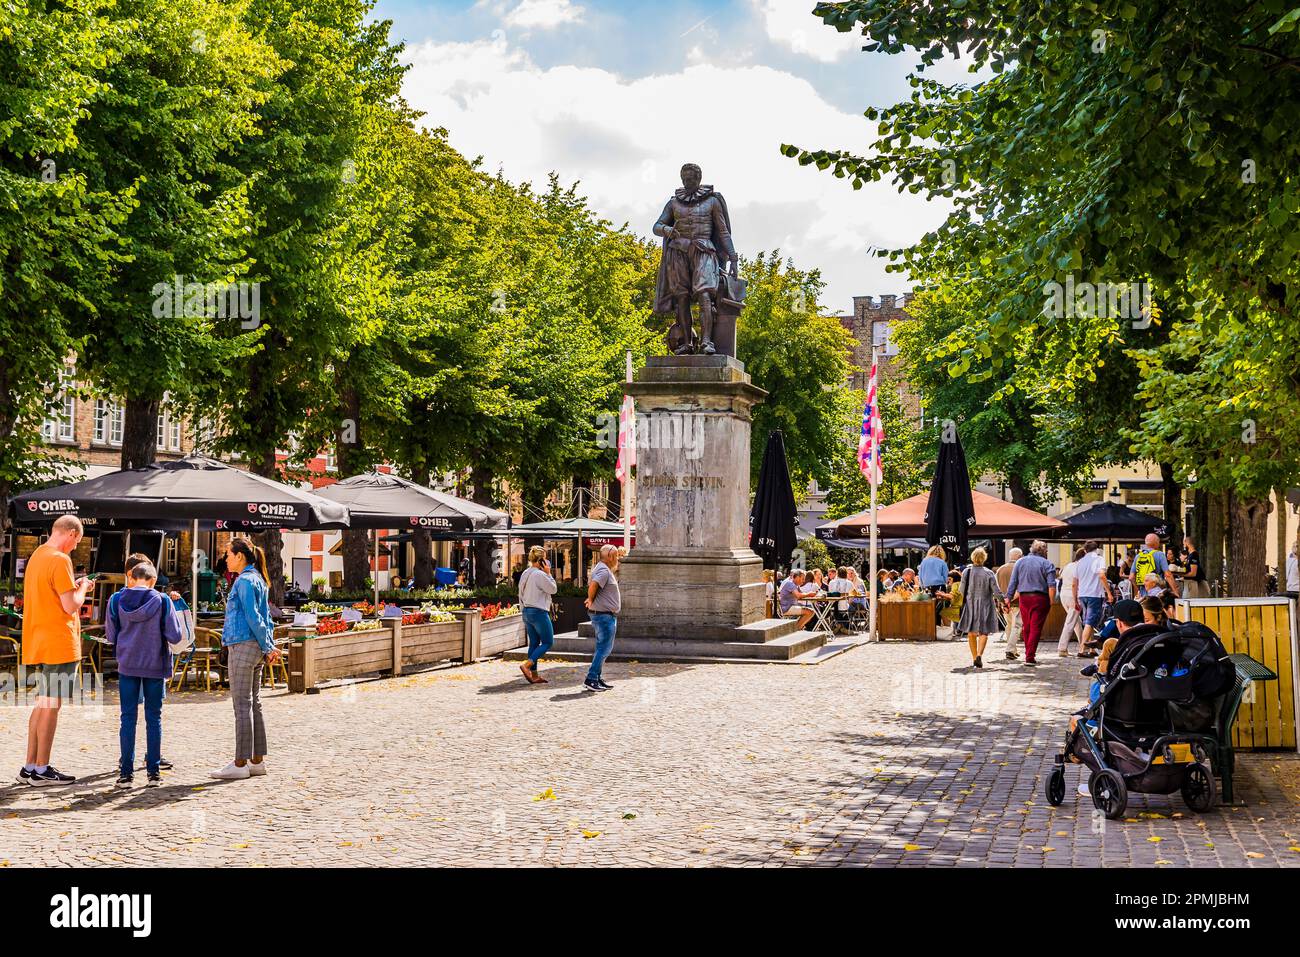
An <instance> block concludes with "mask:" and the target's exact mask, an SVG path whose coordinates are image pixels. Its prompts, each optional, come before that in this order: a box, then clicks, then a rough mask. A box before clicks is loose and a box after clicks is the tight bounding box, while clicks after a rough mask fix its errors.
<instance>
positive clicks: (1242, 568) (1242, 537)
mask: <svg viewBox="0 0 1300 957" xmlns="http://www.w3.org/2000/svg"><path fill="white" fill-rule="evenodd" d="M1269 508H1270V504H1269V501H1268V499H1266V498H1244V497H1240V496H1238V495H1235V494H1233V495H1232V497H1231V510H1230V514H1231V516H1232V531H1231V538H1230V542H1229V549H1228V554H1229V556H1230V557H1231V562H1230V564H1229V566H1228V587H1229V592H1230V594H1231V595H1232V597H1233V598H1259V597H1262V596H1263V595H1264V593H1265V591H1266V590H1267V589H1266V587H1265V586H1266V585H1267V582H1268V512H1269Z"/></svg>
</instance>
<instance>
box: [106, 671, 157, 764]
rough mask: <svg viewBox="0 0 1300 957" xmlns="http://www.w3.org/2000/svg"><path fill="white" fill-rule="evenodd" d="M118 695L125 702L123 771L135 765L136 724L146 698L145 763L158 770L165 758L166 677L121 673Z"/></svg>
mask: <svg viewBox="0 0 1300 957" xmlns="http://www.w3.org/2000/svg"><path fill="white" fill-rule="evenodd" d="M117 681H118V684H117V691H118V698H119V699H120V701H121V706H122V730H121V733H120V734H119V738H118V740H119V744H120V747H121V749H122V762H121V771H122V773H123V774H125V775H130V774H132V773H133V771H134V769H135V727H136V721H137V719H138V717H139V715H140V701H141V700H143V701H144V738H145V751H144V763H145V767H146V769H147V770H148V772H149V773H150V774H157V773H158V762H159V761H161V760H162V703H163V689H164V688H165V687H166V686H167V679H166V678H132V677H131V676H130V675H118V679H117Z"/></svg>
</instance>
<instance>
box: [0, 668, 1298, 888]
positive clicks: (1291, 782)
mask: <svg viewBox="0 0 1300 957" xmlns="http://www.w3.org/2000/svg"><path fill="white" fill-rule="evenodd" d="M1001 656H1002V651H1001V646H999V645H998V644H996V643H994V644H993V645H991V646H990V654H989V656H988V657H989V659H990V660H991V661H993V660H995V659H1001ZM582 671H583V666H580V665H577V664H570V663H554V664H552V665H551V666H549V667H547V668H546V669H545V674H546V675H547V676H548V677H549V678H550V679H551V680H550V684H547V685H539V686H528V685H525V684H524V682H523V681H522V680H521V679H520V677H519V672H518V670H517V667H516V665H515V664H512V663H508V662H504V661H497V660H493V661H484V662H480V663H477V664H474V665H471V666H468V667H453V668H447V669H444V670H438V671H432V672H426V673H423V674H419V675H414V676H406V677H402V678H398V679H387V680H377V681H370V682H364V683H359V684H354V685H351V686H347V687H335V688H330V689H326V690H324V691H323V692H322V693H321V694H319V695H311V696H304V695H289V694H287V693H286V692H284V691H283V689H280V690H277V691H274V692H269V693H267V696H266V698H265V707H266V714H267V723H268V728H269V735H270V746H271V755H270V756H269V758H268V761H269V767H270V773H269V774H268V775H267V776H265V777H262V778H255V779H251V780H248V781H238V782H217V781H213V780H210V779H208V778H207V772H208V771H209V770H210V769H212V768H215V767H217V766H219V765H220V764H224V763H225V761H227V760H228V759H229V757H230V755H229V754H228V751H229V749H230V748H231V746H232V743H233V742H232V738H233V731H232V721H231V716H230V707H229V702H228V700H227V699H226V698H225V697H224V696H223V695H219V694H215V693H214V694H205V693H200V692H189V693H182V694H177V695H173V696H171V697H170V698H169V699H168V701H167V704H166V706H165V709H164V718H163V720H164V747H163V753H164V755H165V756H166V757H168V758H169V759H171V760H172V761H173V762H175V764H176V769H175V770H174V771H172V772H169V773H166V774H165V775H164V784H163V786H162V787H161V788H157V789H151V790H146V789H144V788H143V787H142V786H140V783H141V782H142V781H143V775H138V776H137V782H138V783H137V787H136V788H135V789H133V790H130V791H121V790H117V789H115V788H114V787H113V781H114V777H115V775H114V770H113V768H114V762H115V759H116V755H117V725H118V722H117V713H116V697H115V693H114V691H113V690H112V689H114V688H115V685H112V684H110V686H109V687H110V692H109V701H108V702H107V707H104V708H89V709H78V710H76V711H73V710H69V711H66V712H65V713H64V715H63V717H62V720H61V726H60V729H59V734H58V739H57V741H56V749H55V762H56V764H57V765H58V766H59V767H60V768H61V769H63V770H66V771H68V772H69V773H72V774H76V775H78V776H79V777H80V778H81V780H80V781H79V782H78V783H77V784H76V785H74V786H73V787H70V788H64V789H58V790H56V789H43V790H38V789H33V788H29V787H26V786H23V785H19V784H17V783H6V784H3V785H0V865H4V866H50V865H90V866H93V865H105V866H123V865H125V866H151V865H196V866H232V865H233V866H240V867H255V866H272V865H294V866H323V867H324V866H327V867H347V866H358V865H388V866H393V865H452V866H465V865H487V866H551V865H617V866H644V865H667V866H691V867H702V866H763V867H767V866H794V867H807V866H813V867H828V866H839V865H849V866H859V865H860V866H873V867H895V866H901V867H1007V866H1017V867H1071V866H1097V865H1101V866H1107V867H1110V866H1151V865H1156V866H1169V867H1179V866H1187V865H1203V866H1233V867H1239V866H1250V867H1276V866H1285V867H1296V866H1300V803H1298V802H1300V760H1297V757H1296V756H1295V755H1285V754H1254V755H1245V756H1243V757H1242V758H1241V760H1240V762H1239V764H1240V771H1239V793H1240V796H1241V797H1242V798H1244V802H1245V803H1244V804H1243V805H1241V806H1238V807H1231V808H1226V807H1225V808H1220V809H1219V810H1217V811H1215V812H1213V813H1210V814H1207V815H1204V816H1198V815H1196V814H1193V813H1192V812H1190V811H1188V810H1187V809H1186V808H1185V807H1184V806H1183V805H1182V802H1181V799H1180V798H1179V797H1178V796H1177V795H1174V796H1171V797H1168V798H1165V797H1158V796H1143V795H1133V796H1132V798H1131V801H1130V810H1129V814H1128V816H1127V818H1126V819H1125V820H1123V821H1115V822H1104V826H1103V823H1102V822H1100V821H1099V820H1098V819H1097V817H1096V816H1095V815H1094V814H1093V813H1092V806H1091V802H1090V801H1088V800H1087V799H1086V798H1079V797H1078V796H1077V795H1075V794H1074V793H1073V792H1074V788H1075V785H1076V784H1077V770H1071V771H1070V772H1069V777H1068V783H1069V788H1070V793H1069V794H1067V797H1066V801H1065V804H1064V805H1063V806H1061V807H1060V808H1052V807H1050V806H1049V805H1048V804H1047V803H1046V801H1045V799H1044V798H1043V796H1042V777H1043V774H1044V773H1045V771H1046V770H1047V769H1048V768H1049V767H1050V765H1051V760H1052V753H1053V751H1054V749H1055V748H1056V747H1058V746H1059V740H1060V738H1061V735H1062V731H1063V727H1064V722H1065V721H1066V716H1067V715H1068V713H1069V712H1070V711H1072V710H1073V709H1074V708H1076V707H1078V706H1079V703H1080V702H1081V701H1082V700H1083V697H1084V692H1085V684H1084V681H1083V679H1081V678H1080V677H1078V662H1077V661H1076V660H1075V659H1069V660H1062V659H1057V658H1051V659H1048V660H1045V661H1044V663H1043V664H1042V665H1041V666H1040V667H1039V668H1038V669H1037V670H1036V671H1033V670H1030V669H1028V668H1025V667H1023V666H1020V665H1019V664H1018V663H1016V664H1013V663H1009V662H1008V663H1005V664H1004V663H1003V662H1002V661H1001V660H996V661H995V663H994V664H992V665H991V666H990V667H988V668H986V669H985V670H984V671H983V672H973V671H971V670H970V669H969V668H968V667H967V657H966V651H965V647H964V645H961V644H957V643H948V642H937V643H920V644H904V643H883V644H875V645H868V646H863V647H859V648H857V649H855V650H853V651H851V652H849V653H847V654H844V655H841V656H839V657H837V658H834V659H832V660H830V661H828V662H825V663H823V664H821V665H819V666H816V667H798V666H782V665H710V666H686V665H670V664H645V663H623V664H611V665H609V666H608V667H607V669H606V675H607V677H608V678H609V680H610V681H612V682H613V683H614V684H615V689H614V690H613V691H611V692H606V693H603V694H598V695H595V694H590V693H584V692H583V691H581V688H580V682H581V676H582ZM26 719H27V711H26V710H25V709H21V708H15V707H9V708H6V709H4V710H3V711H0V744H2V745H3V750H4V752H5V753H6V754H8V755H9V756H10V758H9V760H10V763H11V765H12V769H11V770H12V772H13V773H16V772H17V770H18V766H19V764H20V759H21V755H22V748H23V742H24V735H25V730H26ZM142 746H143V734H141V742H140V745H139V746H138V747H140V748H142ZM137 754H138V755H139V754H140V751H137ZM10 780H12V779H10Z"/></svg>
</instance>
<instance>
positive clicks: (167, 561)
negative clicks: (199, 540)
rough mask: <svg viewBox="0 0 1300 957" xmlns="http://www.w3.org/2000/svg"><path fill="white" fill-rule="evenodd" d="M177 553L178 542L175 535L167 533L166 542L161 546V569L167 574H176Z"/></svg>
mask: <svg viewBox="0 0 1300 957" xmlns="http://www.w3.org/2000/svg"><path fill="white" fill-rule="evenodd" d="M179 555H180V543H179V542H178V541H177V540H176V536H175V535H168V536H167V544H166V545H165V546H164V548H163V571H165V572H166V573H167V574H168V575H175V574H176V570H177V568H176V566H177V564H178V562H179Z"/></svg>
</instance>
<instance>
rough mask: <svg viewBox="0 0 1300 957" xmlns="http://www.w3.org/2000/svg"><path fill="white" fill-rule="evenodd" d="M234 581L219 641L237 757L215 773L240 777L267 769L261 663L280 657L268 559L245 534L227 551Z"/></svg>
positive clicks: (231, 778) (228, 777) (227, 777)
mask: <svg viewBox="0 0 1300 957" xmlns="http://www.w3.org/2000/svg"><path fill="white" fill-rule="evenodd" d="M226 566H227V567H228V568H229V569H230V571H232V572H234V573H235V575H236V577H235V581H234V584H233V585H231V586H230V595H229V596H228V597H227V598H226V623H225V626H224V627H223V628H222V631H221V643H222V645H224V646H225V647H226V653H227V656H228V661H227V666H226V667H227V671H228V674H229V676H230V699H231V701H232V702H233V704H234V707H235V760H233V761H231V762H230V763H229V764H228V765H226V766H225V767H224V768H221V769H220V770H219V771H213V772H212V773H211V775H210V776H211V777H214V778H219V779H221V780H224V781H238V780H242V779H244V778H247V777H257V776H259V775H262V774H265V773H266V762H265V761H263V760H262V759H263V758H264V757H265V755H266V726H265V725H264V724H263V722H262V702H261V699H260V698H259V697H258V692H259V689H260V688H261V686H262V668H263V666H264V665H265V664H266V663H267V662H273V661H276V660H278V659H279V657H280V652H279V650H278V649H277V648H276V647H275V642H274V634H275V623H274V622H273V621H272V620H271V609H270V605H269V604H268V602H267V592H266V586H267V584H268V582H267V579H266V559H265V558H264V557H263V556H262V550H261V549H260V548H258V547H257V546H256V545H254V544H253V543H252V542H250V541H249V540H248V539H246V538H236V539H235V540H234V541H232V542H231V543H230V549H229V551H228V552H227V553H226Z"/></svg>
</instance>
